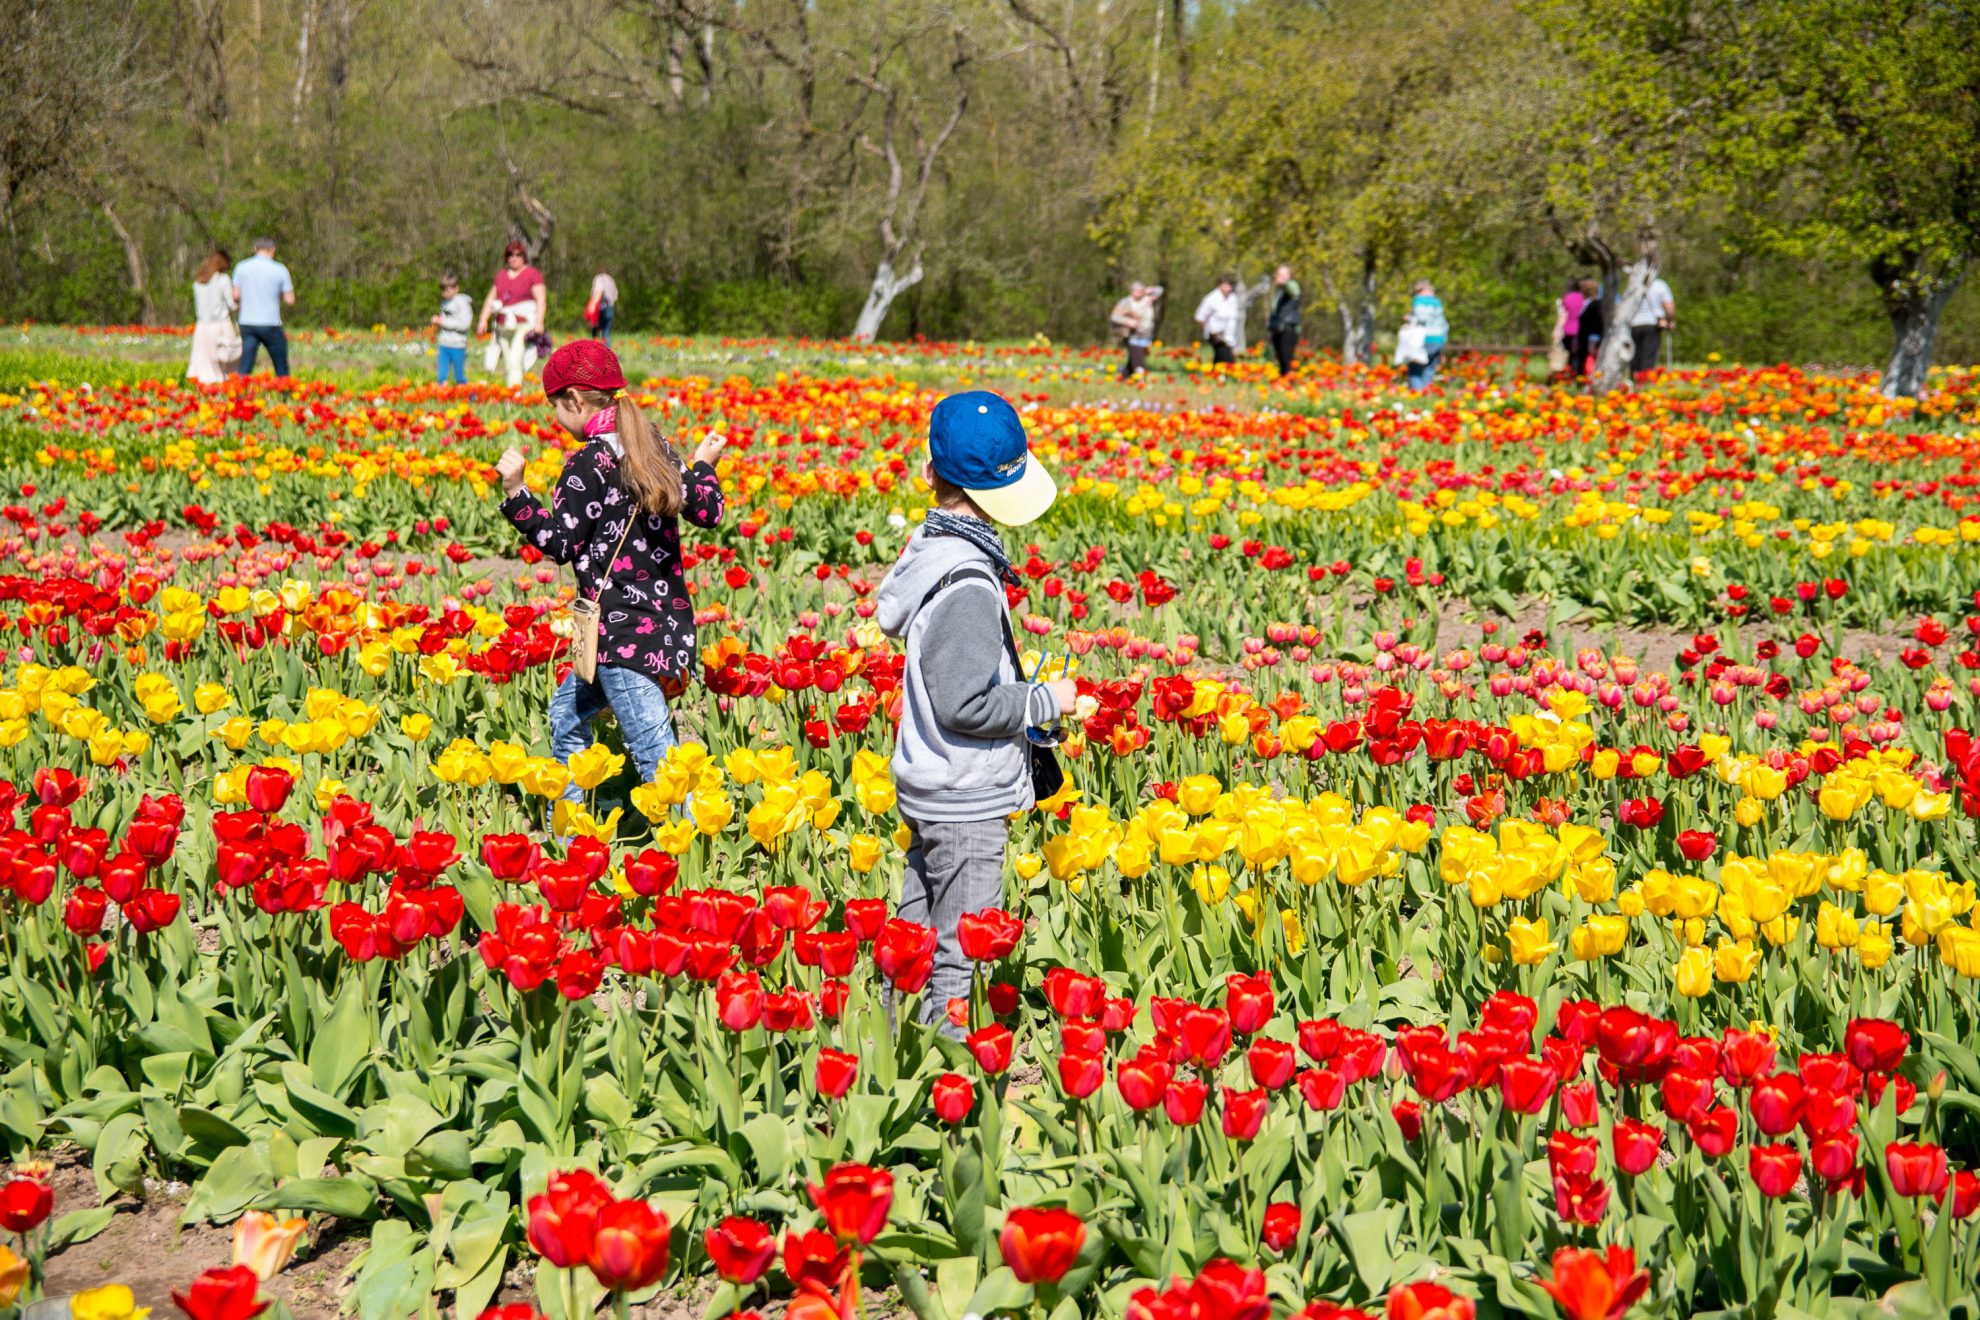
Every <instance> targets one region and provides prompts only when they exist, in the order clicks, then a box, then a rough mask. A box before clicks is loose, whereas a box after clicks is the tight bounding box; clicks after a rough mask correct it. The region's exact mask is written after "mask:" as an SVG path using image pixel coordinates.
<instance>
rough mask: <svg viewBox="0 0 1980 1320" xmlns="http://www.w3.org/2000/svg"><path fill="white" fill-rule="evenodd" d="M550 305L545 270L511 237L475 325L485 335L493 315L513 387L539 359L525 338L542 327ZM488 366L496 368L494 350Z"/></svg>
mask: <svg viewBox="0 0 1980 1320" xmlns="http://www.w3.org/2000/svg"><path fill="white" fill-rule="evenodd" d="M549 306H550V290H549V288H548V287H547V286H546V285H545V284H544V283H543V272H542V271H540V270H538V269H537V268H536V267H534V266H532V265H530V264H529V249H527V248H525V247H524V246H523V245H522V244H521V243H518V242H516V241H515V240H514V239H511V240H510V241H509V246H508V249H507V250H506V251H505V252H504V253H503V255H502V269H501V270H498V271H496V272H495V283H494V284H493V285H492V286H490V287H489V290H488V298H487V300H486V301H484V302H483V303H482V304H481V323H480V324H479V325H477V326H476V327H475V333H476V334H478V335H485V334H487V333H488V322H489V320H490V318H494V320H495V325H496V329H495V345H497V346H499V351H500V352H501V355H502V364H503V366H504V367H506V368H507V369H508V375H509V387H510V388H511V389H514V388H515V387H516V386H518V385H520V384H522V382H523V373H524V372H526V371H528V370H529V369H530V368H531V367H532V366H534V365H535V363H536V359H535V358H534V356H532V355H531V354H530V351H529V345H528V344H527V343H526V342H525V341H526V340H527V339H528V338H529V336H531V335H533V334H535V333H536V332H537V331H539V330H541V329H542V328H543V323H544V317H545V315H546V314H547V312H548V310H549ZM488 369H489V370H490V371H493V370H494V369H495V359H494V354H493V352H491V353H490V356H489V361H488Z"/></svg>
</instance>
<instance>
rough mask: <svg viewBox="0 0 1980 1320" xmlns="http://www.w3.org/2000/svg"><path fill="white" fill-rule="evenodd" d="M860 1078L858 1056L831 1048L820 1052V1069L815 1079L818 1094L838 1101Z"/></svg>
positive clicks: (817, 1070)
mask: <svg viewBox="0 0 1980 1320" xmlns="http://www.w3.org/2000/svg"><path fill="white" fill-rule="evenodd" d="M858 1076H859V1056H858V1055H856V1054H847V1053H845V1052H844V1051H842V1050H835V1049H831V1048H829V1047H827V1048H825V1049H821V1050H819V1051H818V1067H817V1069H816V1072H815V1074H814V1078H813V1080H814V1081H815V1082H816V1083H817V1086H818V1094H820V1095H824V1096H830V1097H831V1098H832V1099H834V1100H837V1099H838V1098H839V1097H840V1096H842V1095H844V1094H845V1093H846V1092H847V1091H849V1090H851V1089H852V1084H853V1080H854V1079H855V1078H857V1077H858Z"/></svg>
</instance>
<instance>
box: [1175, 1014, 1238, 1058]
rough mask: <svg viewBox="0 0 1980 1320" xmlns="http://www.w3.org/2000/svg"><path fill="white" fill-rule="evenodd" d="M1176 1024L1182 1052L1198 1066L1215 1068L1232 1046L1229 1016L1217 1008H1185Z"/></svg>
mask: <svg viewBox="0 0 1980 1320" xmlns="http://www.w3.org/2000/svg"><path fill="white" fill-rule="evenodd" d="M1178 1025H1179V1028H1180V1030H1179V1032H1178V1034H1179V1035H1180V1037H1181V1040H1182V1047H1183V1056H1184V1057H1185V1058H1186V1059H1188V1060H1189V1061H1190V1062H1191V1063H1193V1064H1195V1065H1196V1066H1197V1067H1199V1068H1205V1069H1214V1068H1216V1066H1217V1065H1218V1064H1219V1063H1221V1062H1222V1061H1223V1058H1224V1055H1225V1053H1226V1052H1228V1051H1229V1049H1230V1048H1231V1019H1230V1017H1229V1016H1228V1015H1227V1014H1225V1013H1223V1012H1220V1011H1219V1010H1217V1009H1214V1008H1195V1007H1192V1008H1189V1009H1186V1010H1185V1011H1184V1012H1183V1015H1182V1019H1181V1022H1180V1023H1179V1024H1178Z"/></svg>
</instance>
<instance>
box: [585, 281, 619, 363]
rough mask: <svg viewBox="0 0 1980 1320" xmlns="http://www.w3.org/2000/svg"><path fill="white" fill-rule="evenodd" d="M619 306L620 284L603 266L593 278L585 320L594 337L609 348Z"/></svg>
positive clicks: (586, 304) (586, 305)
mask: <svg viewBox="0 0 1980 1320" xmlns="http://www.w3.org/2000/svg"><path fill="white" fill-rule="evenodd" d="M618 305H619V282H618V281H617V280H615V279H613V278H612V276H611V273H610V272H609V271H607V270H606V269H605V268H604V267H603V266H600V267H599V268H598V273H597V274H596V275H593V276H592V277H591V297H590V299H589V300H588V301H587V302H586V303H585V320H586V321H587V322H588V323H589V324H590V326H591V329H592V331H593V334H594V336H595V337H596V338H597V339H598V341H599V342H600V343H602V344H605V345H606V346H607V347H609V346H610V345H611V343H612V318H613V314H614V312H615V310H616V309H617V307H618Z"/></svg>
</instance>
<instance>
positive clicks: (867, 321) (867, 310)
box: [852, 257, 921, 343]
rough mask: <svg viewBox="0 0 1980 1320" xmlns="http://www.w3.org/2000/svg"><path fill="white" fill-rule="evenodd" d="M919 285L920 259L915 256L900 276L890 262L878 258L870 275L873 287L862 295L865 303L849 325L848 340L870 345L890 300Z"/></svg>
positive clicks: (890, 305) (890, 303)
mask: <svg viewBox="0 0 1980 1320" xmlns="http://www.w3.org/2000/svg"><path fill="white" fill-rule="evenodd" d="M919 283H921V258H920V257H916V258H915V259H914V263H913V264H912V265H910V266H909V267H908V269H907V271H906V273H904V274H899V275H896V274H895V273H894V263H893V262H892V261H890V260H887V259H885V258H882V259H881V261H880V264H879V266H878V267H876V268H875V269H874V272H873V287H872V288H870V289H868V290H867V292H866V302H865V304H864V305H863V306H862V307H861V308H860V309H859V320H858V322H856V323H855V324H854V326H853V334H852V337H853V338H854V339H857V340H859V341H860V342H861V343H871V342H873V339H874V337H875V336H877V335H878V334H879V333H880V323H881V322H882V321H885V320H886V319H887V311H888V309H889V308H891V307H892V306H893V305H894V299H896V298H898V297H900V296H901V295H902V294H903V293H906V292H907V291H908V290H909V289H912V288H913V287H914V286H915V285H917V284H919Z"/></svg>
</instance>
